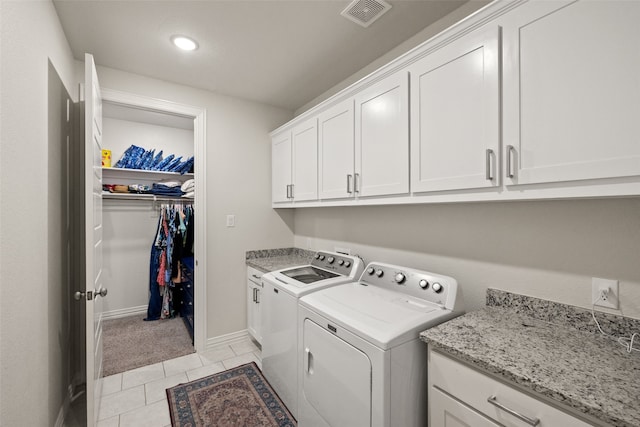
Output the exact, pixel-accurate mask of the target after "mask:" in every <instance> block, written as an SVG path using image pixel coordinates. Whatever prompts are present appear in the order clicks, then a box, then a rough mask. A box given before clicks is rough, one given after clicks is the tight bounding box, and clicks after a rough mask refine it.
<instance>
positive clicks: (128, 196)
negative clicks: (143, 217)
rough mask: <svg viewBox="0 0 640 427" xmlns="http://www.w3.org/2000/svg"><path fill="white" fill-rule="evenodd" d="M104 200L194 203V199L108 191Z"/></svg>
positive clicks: (105, 192) (103, 193) (104, 194)
mask: <svg viewBox="0 0 640 427" xmlns="http://www.w3.org/2000/svg"><path fill="white" fill-rule="evenodd" d="M102 198H103V199H111V200H147V201H151V202H174V203H175V202H184V203H193V200H194V198H193V197H168V196H157V195H155V194H136V193H109V192H108V191H103V192H102Z"/></svg>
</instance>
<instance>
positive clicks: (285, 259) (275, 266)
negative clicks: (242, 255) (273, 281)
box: [246, 248, 315, 273]
mask: <svg viewBox="0 0 640 427" xmlns="http://www.w3.org/2000/svg"><path fill="white" fill-rule="evenodd" d="M314 254H315V252H313V251H308V250H305V249H299V248H279V249H264V250H258V251H248V252H247V253H246V264H247V265H248V266H249V267H253V268H256V269H258V270H260V271H262V272H263V273H268V272H270V271H275V270H281V269H283V268H287V267H295V266H298V265H307V264H309V263H310V262H311V258H312V257H313V255H314Z"/></svg>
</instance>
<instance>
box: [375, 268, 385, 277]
mask: <svg viewBox="0 0 640 427" xmlns="http://www.w3.org/2000/svg"><path fill="white" fill-rule="evenodd" d="M383 275H384V271H382V270H380V269H377V270H376V276H378V277H382V276H383Z"/></svg>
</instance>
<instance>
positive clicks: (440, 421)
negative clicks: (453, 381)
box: [429, 387, 499, 427]
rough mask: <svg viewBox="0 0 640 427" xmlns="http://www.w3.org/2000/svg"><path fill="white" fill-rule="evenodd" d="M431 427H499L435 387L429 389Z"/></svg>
mask: <svg viewBox="0 0 640 427" xmlns="http://www.w3.org/2000/svg"><path fill="white" fill-rule="evenodd" d="M429 404H430V407H431V408H432V410H431V411H430V412H429V419H430V420H431V422H430V425H431V426H433V427H435V426H437V427H499V425H498V424H496V423H494V422H493V421H491V420H489V419H488V418H485V417H484V415H481V414H480V413H478V412H476V411H474V410H473V409H472V408H470V407H468V406H467V405H465V404H464V403H462V402H458V401H457V400H455V399H453V398H452V397H450V396H448V395H447V394H445V393H443V392H442V391H440V390H438V389H437V388H435V387H432V388H431V389H429Z"/></svg>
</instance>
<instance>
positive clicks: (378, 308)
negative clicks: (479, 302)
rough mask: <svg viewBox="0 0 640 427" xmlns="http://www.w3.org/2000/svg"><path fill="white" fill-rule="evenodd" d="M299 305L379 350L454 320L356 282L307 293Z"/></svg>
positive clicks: (419, 303)
mask: <svg viewBox="0 0 640 427" xmlns="http://www.w3.org/2000/svg"><path fill="white" fill-rule="evenodd" d="M300 304H302V305H303V306H305V307H308V308H310V309H312V310H313V311H315V312H317V313H318V314H320V315H322V316H324V317H326V318H327V320H329V321H330V322H335V323H336V324H337V325H339V326H341V327H343V328H345V329H346V330H348V331H350V332H352V333H354V334H356V335H358V336H360V337H362V338H364V339H366V340H367V341H369V342H371V343H372V344H374V345H376V346H378V347H380V348H381V349H383V350H386V349H389V348H392V347H395V346H397V345H399V344H402V343H404V342H406V341H410V340H413V339H416V338H418V336H419V334H420V332H422V331H423V330H425V329H428V328H430V327H432V326H435V325H437V324H440V323H442V322H444V321H446V320H448V319H450V318H452V317H455V314H454V313H453V312H452V311H451V310H448V309H446V308H444V307H443V306H440V305H437V304H433V303H431V302H429V301H426V300H422V299H419V298H415V297H412V296H411V295H406V294H403V293H400V292H394V291H389V290H387V289H383V288H380V287H377V286H366V285H362V284H360V283H358V282H355V283H347V284H344V285H339V286H335V287H332V288H328V289H323V290H321V291H318V292H314V293H311V294H309V295H307V296H304V297H302V298H301V299H300Z"/></svg>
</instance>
